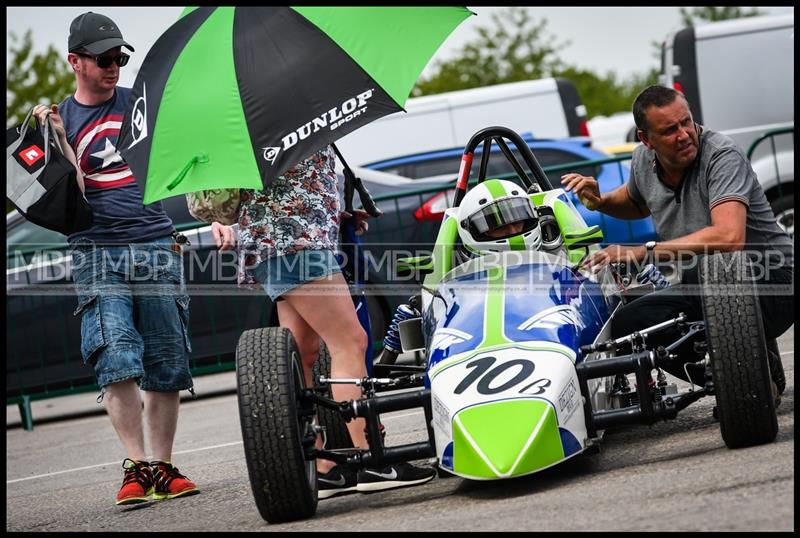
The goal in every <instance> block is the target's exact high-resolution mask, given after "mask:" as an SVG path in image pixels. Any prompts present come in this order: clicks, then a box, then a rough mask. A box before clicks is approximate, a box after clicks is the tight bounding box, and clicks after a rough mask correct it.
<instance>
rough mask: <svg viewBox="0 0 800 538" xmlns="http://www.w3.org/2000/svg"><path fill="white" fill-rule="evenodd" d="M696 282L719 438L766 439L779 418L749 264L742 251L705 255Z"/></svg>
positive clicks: (734, 444)
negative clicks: (712, 385)
mask: <svg viewBox="0 0 800 538" xmlns="http://www.w3.org/2000/svg"><path fill="white" fill-rule="evenodd" d="M700 285H701V296H702V303H703V315H704V317H705V323H706V339H707V342H708V352H709V355H710V357H711V368H712V375H713V381H714V391H715V394H716V400H717V409H718V414H719V422H720V429H721V431H722V438H723V440H724V441H725V444H726V445H727V446H728V447H729V448H739V447H747V446H753V445H759V444H763V443H769V442H770V441H772V440H773V439H775V436H776V435H777V433H778V419H777V416H776V414H775V401H774V396H773V393H772V380H771V378H770V371H769V362H768V359H767V347H766V341H765V339H764V328H763V325H762V321H761V309H760V306H759V302H758V296H757V295H756V288H755V283H754V282H753V278H752V267H751V265H750V263H749V262H747V260H746V256H745V254H744V253H743V252H731V253H724V254H713V255H708V256H704V257H703V259H702V261H701V266H700Z"/></svg>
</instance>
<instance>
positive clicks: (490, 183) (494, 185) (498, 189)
mask: <svg viewBox="0 0 800 538" xmlns="http://www.w3.org/2000/svg"><path fill="white" fill-rule="evenodd" d="M483 184H484V185H485V186H486V188H487V189H489V194H491V195H492V199H493V200H497V199H498V198H502V197H504V196H508V193H507V192H506V190H505V189H504V188H503V184H502V183H500V181H498V180H496V179H490V180H487V181H484V183H483Z"/></svg>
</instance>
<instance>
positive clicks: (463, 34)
mask: <svg viewBox="0 0 800 538" xmlns="http://www.w3.org/2000/svg"><path fill="white" fill-rule="evenodd" d="M182 9H183V8H182V7H152V6H151V7H98V6H94V7H7V8H6V35H7V36H8V35H9V34H10V32H12V31H13V32H14V33H15V34H17V35H18V36H20V37H21V36H22V35H23V34H24V33H25V31H26V30H27V29H28V28H30V29H32V30H33V42H34V49H35V51H36V52H43V51H44V50H46V49H47V46H48V45H49V44H51V43H52V44H53V45H55V46H56V48H57V49H58V50H59V51H60V52H61V53H62V56H64V57H66V54H67V35H68V31H69V23H70V21H72V19H73V18H75V17H76V16H77V15H79V14H81V13H83V12H85V11H95V12H98V13H103V14H104V15H107V16H109V17H111V18H112V19H113V20H114V21H115V22H116V23H117V24H118V25H119V27H120V29H121V30H122V35H123V36H124V37H125V40H126V41H127V42H129V43H130V44H131V45H133V46H134V48H136V52H135V53H134V54H133V56H132V57H131V62H130V63H129V64H128V66H126V67H125V68H124V69H123V70H122V74H121V77H120V84H122V85H123V86H131V85H133V82H134V79H135V75H136V70H137V69H138V67H139V65H140V64H141V62H142V60H143V59H144V57H145V56H146V54H147V51H148V50H149V49H150V47H151V46H152V45H153V43H154V42H155V41H156V39H157V38H158V36H159V35H160V34H161V33H162V32H163V31H164V30H166V29H167V28H168V27H169V26H170V25H171V24H172V23H173V22H174V21H175V20H177V18H178V15H179V14H180V12H181V10H182ZM470 9H472V11H474V12H476V13H477V14H478V16H476V17H470V18H469V19H467V20H466V21H465V22H464V23H462V24H461V26H460V27H459V28H457V29H456V31H455V32H454V33H453V34H452V35H451V36H450V38H449V39H448V40H447V41H446V42H445V44H444V45H443V46H442V48H441V49H440V50H439V52H438V53H437V55H436V56H435V57H434V61H435V60H437V59H449V58H452V57H453V55H454V53H455V52H456V51H458V50H459V49H460V48H461V47H462V46H463V45H464V44H466V43H467V42H468V41H470V40H471V39H474V38H475V36H476V35H477V34H476V32H475V28H476V27H477V26H490V25H491V24H492V18H491V15H492V13H502V12H503V10H505V9H507V8H503V7H492V8H486V7H471V8H470ZM527 9H530V10H531V13H532V15H533V16H534V17H536V19H537V20H538V19H541V18H546V19H547V27H546V31H547V33H548V35H550V36H553V37H554V38H555V42H557V43H563V42H565V41H567V40H569V41H570V42H571V44H570V45H569V46H568V47H567V48H565V49H564V50H562V51H561V52H560V57H561V58H562V59H563V60H564V61H565V62H567V63H569V64H572V65H577V66H578V67H583V68H587V69H592V70H594V71H596V72H598V73H599V74H605V73H607V72H609V71H613V72H615V73H617V75H618V76H619V77H620V78H628V77H630V76H632V75H634V74H638V73H643V72H645V71H647V70H648V69H650V68H651V67H657V66H658V60H657V59H656V58H655V57H654V56H653V51H654V49H653V47H652V45H651V43H652V42H653V41H659V42H660V41H661V40H663V39H664V37H665V36H666V35H667V33H669V32H671V31H674V30H677V29H679V28H680V27H681V19H680V12H679V8H677V7H531V8H527ZM759 9H760V10H762V11H764V12H765V13H767V14H778V13H792V14H794V8H791V7H762V6H759ZM11 45H12V42H11V40H10V38H9V37H7V44H6V57H7V58H8V49H9V47H10V46H11ZM430 65H433V62H432V63H431V64H429V67H430ZM429 73H430V69H428V70H426V71H425V74H429Z"/></svg>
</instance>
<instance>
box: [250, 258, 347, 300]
mask: <svg viewBox="0 0 800 538" xmlns="http://www.w3.org/2000/svg"><path fill="white" fill-rule="evenodd" d="M253 272H254V276H255V278H256V280H257V281H258V282H259V283H260V284H261V285H262V286H263V288H264V290H265V291H266V292H267V295H269V298H270V299H272V300H273V301H277V300H280V296H281V295H283V294H284V293H287V292H289V291H291V290H293V289H294V288H297V287H298V286H302V285H303V284H307V283H308V282H312V281H314V280H319V279H320V278H323V277H326V276H330V275H332V274H335V273H341V272H342V268H341V267H340V266H339V262H338V261H337V260H336V256H334V255H333V252H331V251H330V250H298V251H297V252H295V253H293V254H287V255H285V256H273V257H272V258H268V259H267V260H265V261H263V262H261V263H260V264H258V265H257V266H256V267H255V269H253Z"/></svg>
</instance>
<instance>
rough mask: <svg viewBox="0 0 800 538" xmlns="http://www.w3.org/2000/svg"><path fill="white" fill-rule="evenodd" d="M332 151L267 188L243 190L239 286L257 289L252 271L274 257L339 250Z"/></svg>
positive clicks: (314, 157) (318, 155) (316, 156)
mask: <svg viewBox="0 0 800 538" xmlns="http://www.w3.org/2000/svg"><path fill="white" fill-rule="evenodd" d="M335 166H336V155H335V154H334V152H333V148H331V147H330V146H327V147H326V148H324V149H322V150H320V151H317V152H316V153H314V154H313V155H311V156H310V157H309V158H307V159H306V160H304V161H302V162H300V163H299V164H298V165H297V166H295V167H294V168H291V169H289V170H288V171H286V173H284V175H282V176H280V177H278V178H277V179H275V180H274V181H273V182H272V183H271V184H270V185H269V186H268V187H267V188H266V189H263V190H249V189H242V191H241V207H240V210H239V270H238V281H239V284H240V285H250V284H256V279H255V276H254V274H253V270H254V269H255V268H256V266H257V265H258V264H259V263H261V262H262V261H265V260H267V259H269V258H272V257H274V256H285V255H287V254H293V253H295V252H297V251H300V250H335V249H336V242H337V237H338V232H339V192H338V188H337V187H338V179H337V176H336V172H335Z"/></svg>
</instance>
